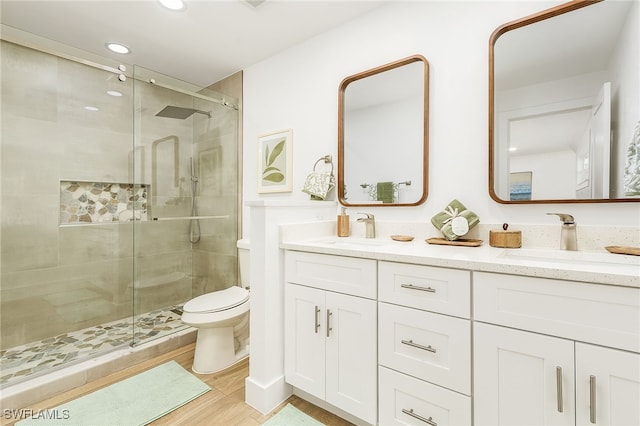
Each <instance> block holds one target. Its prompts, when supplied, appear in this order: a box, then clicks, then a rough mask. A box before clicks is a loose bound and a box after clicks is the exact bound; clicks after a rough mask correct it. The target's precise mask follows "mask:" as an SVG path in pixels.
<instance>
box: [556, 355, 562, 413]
mask: <svg viewBox="0 0 640 426" xmlns="http://www.w3.org/2000/svg"><path fill="white" fill-rule="evenodd" d="M556 397H557V398H558V412H559V413H562V411H563V406H562V367H560V366H557V367H556Z"/></svg>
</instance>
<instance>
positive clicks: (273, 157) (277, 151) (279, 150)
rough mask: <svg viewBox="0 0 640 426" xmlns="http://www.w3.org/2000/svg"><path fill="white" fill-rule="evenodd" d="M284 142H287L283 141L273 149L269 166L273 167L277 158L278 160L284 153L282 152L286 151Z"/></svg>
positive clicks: (268, 162)
mask: <svg viewBox="0 0 640 426" xmlns="http://www.w3.org/2000/svg"><path fill="white" fill-rule="evenodd" d="M284 141H285V140H284V139H282V140H281V141H280V142H278V144H277V145H276V146H274V147H273V151H272V152H271V155H270V156H269V160H268V161H267V166H270V165H272V164H273V162H274V161H276V158H278V156H279V155H280V154H281V153H282V150H283V149H284Z"/></svg>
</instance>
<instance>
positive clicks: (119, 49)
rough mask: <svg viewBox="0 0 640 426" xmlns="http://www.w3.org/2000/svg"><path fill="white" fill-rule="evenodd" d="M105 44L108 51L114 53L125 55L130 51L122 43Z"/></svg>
mask: <svg viewBox="0 0 640 426" xmlns="http://www.w3.org/2000/svg"><path fill="white" fill-rule="evenodd" d="M106 46H107V49H109V50H110V51H112V52H115V53H121V54H123V55H126V54H127V53H129V52H130V50H129V48H128V47H127V46H125V45H124V44H120V43H107V44H106Z"/></svg>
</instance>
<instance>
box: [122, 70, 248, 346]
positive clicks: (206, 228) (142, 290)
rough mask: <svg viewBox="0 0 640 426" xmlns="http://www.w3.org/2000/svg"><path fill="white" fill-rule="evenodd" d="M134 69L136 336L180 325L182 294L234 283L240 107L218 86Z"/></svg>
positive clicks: (187, 297)
mask: <svg viewBox="0 0 640 426" xmlns="http://www.w3.org/2000/svg"><path fill="white" fill-rule="evenodd" d="M134 74H135V76H136V80H135V87H134V91H135V105H136V108H135V110H136V114H135V124H134V127H135V148H134V152H135V154H136V160H135V162H134V164H135V166H136V171H135V172H134V173H135V176H136V178H137V181H136V182H137V184H138V185H140V186H143V187H145V188H146V190H147V192H148V194H149V198H148V205H147V206H146V210H145V211H144V215H143V218H142V220H140V221H137V222H136V223H135V231H134V253H135V259H134V281H133V285H134V294H133V305H134V318H135V319H134V344H141V343H145V342H147V341H150V340H153V339H157V338H159V337H162V336H165V335H167V334H171V333H174V332H176V331H180V330H182V329H185V328H186V326H184V325H183V324H182V322H181V321H180V316H181V314H182V306H183V305H184V303H186V302H187V301H188V300H190V299H192V298H193V297H196V296H198V295H201V294H203V293H206V292H210V291H214V290H217V289H222V288H226V287H228V286H229V285H233V284H235V283H236V282H237V255H236V250H235V242H236V238H237V233H238V212H237V199H238V198H237V197H238V186H237V182H238V166H237V165H238V158H237V157H238V131H237V127H238V111H237V109H235V108H233V107H231V106H228V105H224V104H223V103H222V102H221V101H220V99H221V95H219V94H216V93H213V92H210V91H206V90H204V91H203V90H199V91H198V92H197V93H196V92H194V91H192V90H189V89H191V88H192V87H191V86H190V85H188V84H186V83H183V82H180V81H176V80H175V79H172V78H170V77H167V76H163V75H161V74H157V73H154V72H152V71H149V70H146V69H144V68H141V67H136V68H135V70H134ZM151 80H153V82H154V83H151V82H150V81H151Z"/></svg>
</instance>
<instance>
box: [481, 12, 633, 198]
mask: <svg viewBox="0 0 640 426" xmlns="http://www.w3.org/2000/svg"><path fill="white" fill-rule="evenodd" d="M602 1H604V0H573V1H570V2H568V3H564V4H561V5H558V6H555V7H552V8H550V9H547V10H543V11H542V12H539V13H535V14H533V15H529V16H527V17H525V18H522V19H518V20H515V21H512V22H509V23H506V24H504V25H502V26H500V27H498V28H497V29H496V30H495V31H494V32H493V33H492V34H491V37H490V38H489V195H490V196H491V198H492V199H493V200H494V201H496V202H498V203H501V204H560V203H633V202H640V198H597V199H588V198H584V199H557V200H556V199H551V200H503V199H502V198H500V197H499V196H498V194H496V193H495V186H494V178H495V172H494V165H495V157H494V156H495V147H494V140H493V139H494V134H495V133H494V126H495V92H494V90H495V81H494V80H495V69H494V60H495V51H494V47H495V43H496V41H497V40H498V38H500V36H502V35H503V34H505V33H506V32H508V31H512V30H515V29H518V28H521V27H524V26H526V25H531V24H534V23H536V22H539V21H543V20H545V19H549V18H553V17H555V16H559V15H562V14H565V13H569V12H572V11H575V10H578V9H581V8H583V7H587V6H591V5H593V4H596V3H600V2H602Z"/></svg>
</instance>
